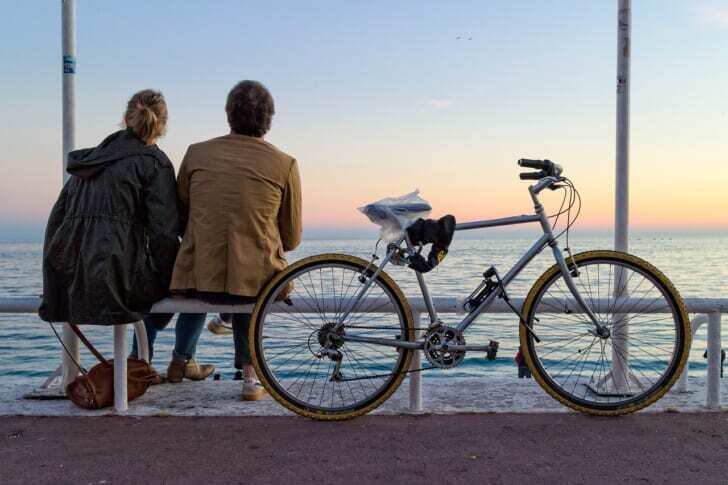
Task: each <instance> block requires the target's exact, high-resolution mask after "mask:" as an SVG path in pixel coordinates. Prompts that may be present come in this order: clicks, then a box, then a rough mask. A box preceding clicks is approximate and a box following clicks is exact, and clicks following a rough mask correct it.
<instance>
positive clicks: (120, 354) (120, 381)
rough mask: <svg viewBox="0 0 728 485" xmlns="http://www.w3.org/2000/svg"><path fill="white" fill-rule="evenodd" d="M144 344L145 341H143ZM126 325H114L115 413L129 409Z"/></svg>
mask: <svg viewBox="0 0 728 485" xmlns="http://www.w3.org/2000/svg"><path fill="white" fill-rule="evenodd" d="M144 341H145V342H146V339H145V340H144ZM126 347H127V343H126V325H114V408H115V409H116V412H117V413H124V412H126V411H127V410H128V409H129V402H128V397H127V388H126V385H127V382H126V379H127V378H126V374H127V372H126V354H127V348H126Z"/></svg>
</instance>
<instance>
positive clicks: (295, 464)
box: [0, 412, 728, 485]
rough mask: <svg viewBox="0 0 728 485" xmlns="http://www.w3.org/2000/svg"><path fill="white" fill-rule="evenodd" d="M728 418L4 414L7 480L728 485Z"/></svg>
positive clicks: (2, 450)
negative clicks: (331, 419) (325, 419)
mask: <svg viewBox="0 0 728 485" xmlns="http://www.w3.org/2000/svg"><path fill="white" fill-rule="evenodd" d="M726 457H728V413H725V412H721V413H699V414H683V413H652V414H646V413H641V414H637V415H632V416H627V417H623V418H590V417H586V416H581V415H577V414H574V413H560V414H548V413H547V414H508V413H502V414H459V415H439V416H438V415H427V416H381V415H380V416H366V417H363V418H360V419H357V420H354V421H347V422H344V423H319V422H314V421H311V420H308V419H304V418H299V417H287V416H268V417H252V416H248V417H197V418H195V417H142V418H138V417H137V418H135V417H87V418H79V417H55V418H53V417H3V418H0V460H1V462H2V466H0V483H3V484H11V483H34V484H35V483H93V484H113V483H175V484H186V483H245V484H250V483H256V484H259V483H285V484H287V485H292V484H296V485H298V484H308V483H311V484H317V485H321V484H341V483H346V484H371V483H387V484H392V483H470V484H473V483H493V484H509V483H518V484H522V483H532V484H551V483H553V484H580V483H581V484H587V483H588V484H592V483H597V484H602V483H603V484H612V483H700V484H725V483H726V482H728V459H727V458H726Z"/></svg>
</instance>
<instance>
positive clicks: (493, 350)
mask: <svg viewBox="0 0 728 485" xmlns="http://www.w3.org/2000/svg"><path fill="white" fill-rule="evenodd" d="M488 346H489V347H490V350H488V351H487V352H486V353H485V357H486V358H487V359H488V360H495V357H496V355H497V354H498V342H497V341H495V340H491V341H490V342H488Z"/></svg>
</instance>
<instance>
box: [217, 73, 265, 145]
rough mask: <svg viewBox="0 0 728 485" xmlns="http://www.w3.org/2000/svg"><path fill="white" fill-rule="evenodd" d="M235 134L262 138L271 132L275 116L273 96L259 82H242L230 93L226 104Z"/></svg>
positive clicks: (228, 117) (229, 120) (230, 123)
mask: <svg viewBox="0 0 728 485" xmlns="http://www.w3.org/2000/svg"><path fill="white" fill-rule="evenodd" d="M225 111H226V112H227V119H228V124H229V125H230V129H231V130H232V131H233V133H236V134H238V135H247V136H254V137H256V138H262V137H263V135H265V134H266V133H268V130H270V124H271V121H272V120H273V115H274V114H275V112H276V110H275V106H274V104H273V96H271V95H270V92H269V91H268V89H266V87H265V86H263V85H262V84H261V83H259V82H258V81H247V80H246V81H240V82H239V83H238V84H236V85H235V87H234V88H233V89H232V90H231V91H230V94H228V97H227V103H226V104H225Z"/></svg>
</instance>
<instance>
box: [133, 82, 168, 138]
mask: <svg viewBox="0 0 728 485" xmlns="http://www.w3.org/2000/svg"><path fill="white" fill-rule="evenodd" d="M124 125H125V126H126V127H127V128H129V129H131V130H132V131H133V132H134V133H136V135H137V136H138V137H139V138H141V140H142V141H143V142H144V143H146V144H147V145H151V144H152V143H154V141H155V140H156V139H157V138H159V137H160V136H162V135H163V134H164V130H165V129H166V127H167V103H166V102H165V101H164V96H163V95H162V93H160V92H159V91H154V90H152V89H145V90H143V91H139V92H138V93H136V94H135V95H134V96H132V97H131V99H130V100H129V102H128V103H127V105H126V113H124Z"/></svg>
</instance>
